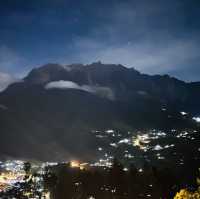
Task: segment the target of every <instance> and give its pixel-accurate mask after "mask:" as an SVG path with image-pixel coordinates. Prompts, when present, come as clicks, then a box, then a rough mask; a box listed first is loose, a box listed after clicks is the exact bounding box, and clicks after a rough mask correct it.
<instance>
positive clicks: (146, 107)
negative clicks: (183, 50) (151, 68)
mask: <svg viewBox="0 0 200 199" xmlns="http://www.w3.org/2000/svg"><path fill="white" fill-rule="evenodd" d="M52 83H53V85H54V86H53V87H47V85H51V86H52ZM47 88H48V89H47ZM199 91H200V86H199V83H185V82H183V81H179V80H177V79H175V78H171V77H169V76H167V75H166V76H148V75H144V74H141V73H139V72H138V71H136V70H134V69H128V68H126V67H124V66H122V65H111V64H110V65H106V64H101V63H99V62H98V63H93V64H90V65H81V64H73V65H68V66H61V65H59V64H47V65H45V66H42V67H40V68H35V69H33V70H32V71H31V72H30V73H29V74H28V76H27V77H25V78H24V81H23V82H19V83H15V84H12V85H10V86H9V87H8V89H7V90H5V91H4V92H3V93H1V94H0V104H1V106H0V132H1V140H0V151H1V153H0V156H1V157H9V156H10V157H24V158H35V159H42V160H44V159H47V160H50V159H52V158H53V157H56V158H57V159H59V160H64V159H66V158H69V157H83V158H86V159H89V158H90V156H95V153H94V152H93V151H92V150H93V139H92V138H91V136H90V134H89V132H90V131H91V130H95V129H108V128H114V129H118V130H120V131H128V130H133V129H136V128H137V129H141V128H143V129H150V128H159V129H170V128H196V124H195V122H193V121H192V120H191V117H190V115H187V116H182V115H181V114H180V111H187V112H190V113H191V114H197V113H200V102H199V100H198V99H199V97H200V96H199V93H200V92H199ZM193 103H194V106H193ZM88 154H90V155H88Z"/></svg>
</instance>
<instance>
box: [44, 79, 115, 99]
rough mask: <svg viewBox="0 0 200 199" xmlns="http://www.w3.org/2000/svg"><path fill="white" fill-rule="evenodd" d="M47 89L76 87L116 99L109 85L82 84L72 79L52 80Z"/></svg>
mask: <svg viewBox="0 0 200 199" xmlns="http://www.w3.org/2000/svg"><path fill="white" fill-rule="evenodd" d="M45 89H76V90H82V91H85V92H89V93H92V94H95V95H97V96H100V97H103V98H108V99H110V100H114V93H113V91H112V90H111V89H110V88H108V87H102V86H91V85H81V86H80V85H78V84H77V83H75V82H72V81H64V80H59V81H54V82H50V83H48V84H47V85H46V86H45Z"/></svg>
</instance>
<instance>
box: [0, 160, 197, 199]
mask: <svg viewBox="0 0 200 199" xmlns="http://www.w3.org/2000/svg"><path fill="white" fill-rule="evenodd" d="M24 170H25V173H26V175H25V177H24V182H21V183H17V184H16V186H14V187H13V188H12V189H9V190H8V191H7V192H1V193H0V198H1V199H10V198H17V199H30V198H39V199H44V198H46V199H133V198H136V199H137V198H138V199H139V198H153V199H159V198H162V199H165V198H166V199H168V198H174V199H181V198H183V199H187V198H191V199H192V198H199V197H200V192H199V188H198V185H199V182H200V180H199V179H198V178H196V177H193V178H190V179H189V178H188V179H184V177H183V176H178V175H177V174H176V173H174V172H173V171H172V170H170V169H167V168H165V169H158V168H155V167H151V166H149V165H147V164H146V165H144V167H143V168H140V169H138V168H136V167H135V166H134V165H130V167H129V168H124V167H123V165H122V164H121V163H120V162H119V161H118V160H116V159H114V160H113V164H112V166H111V167H110V168H106V167H102V168H100V167H87V166H85V167H79V165H72V164H71V163H60V164H57V165H55V166H47V167H45V168H44V170H43V172H42V173H41V172H40V173H39V172H38V173H37V172H34V169H32V167H31V164H30V163H25V164H24ZM196 173H197V174H196V175H197V176H198V171H197V172H196ZM39 179H42V180H39ZM184 180H186V181H188V182H186V181H184ZM196 181H197V182H196Z"/></svg>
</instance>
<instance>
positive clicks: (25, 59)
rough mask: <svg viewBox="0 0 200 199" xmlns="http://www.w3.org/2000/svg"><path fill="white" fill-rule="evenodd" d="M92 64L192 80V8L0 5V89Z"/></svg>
mask: <svg viewBox="0 0 200 199" xmlns="http://www.w3.org/2000/svg"><path fill="white" fill-rule="evenodd" d="M99 60H100V61H102V62H103V63H117V64H118V63H120V64H123V65H125V66H127V67H134V68H136V69H138V70H139V71H141V72H143V73H148V74H157V73H158V74H164V73H168V74H170V75H173V76H176V77H178V78H180V79H182V80H185V81H200V1H199V0H132V1H129V0H121V1H120V0H98V1H97V0H91V1H90V0H1V1H0V72H1V73H0V79H1V81H0V82H2V81H3V82H4V83H5V81H7V80H8V79H9V81H10V79H12V77H11V76H15V77H23V76H24V75H25V74H26V73H27V72H28V71H30V69H31V68H33V67H36V66H40V65H42V64H46V63H50V62H54V63H61V64H70V63H85V64H86V63H92V62H95V61H99ZM5 73H6V74H5ZM7 74H9V75H7ZM10 75H11V76H10Z"/></svg>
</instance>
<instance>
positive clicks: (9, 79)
mask: <svg viewBox="0 0 200 199" xmlns="http://www.w3.org/2000/svg"><path fill="white" fill-rule="evenodd" d="M18 81H20V80H19V79H17V78H15V77H13V76H12V75H9V74H7V73H2V72H0V92H1V91H3V90H5V89H6V88H7V87H8V86H9V85H10V84H12V83H14V82H18Z"/></svg>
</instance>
